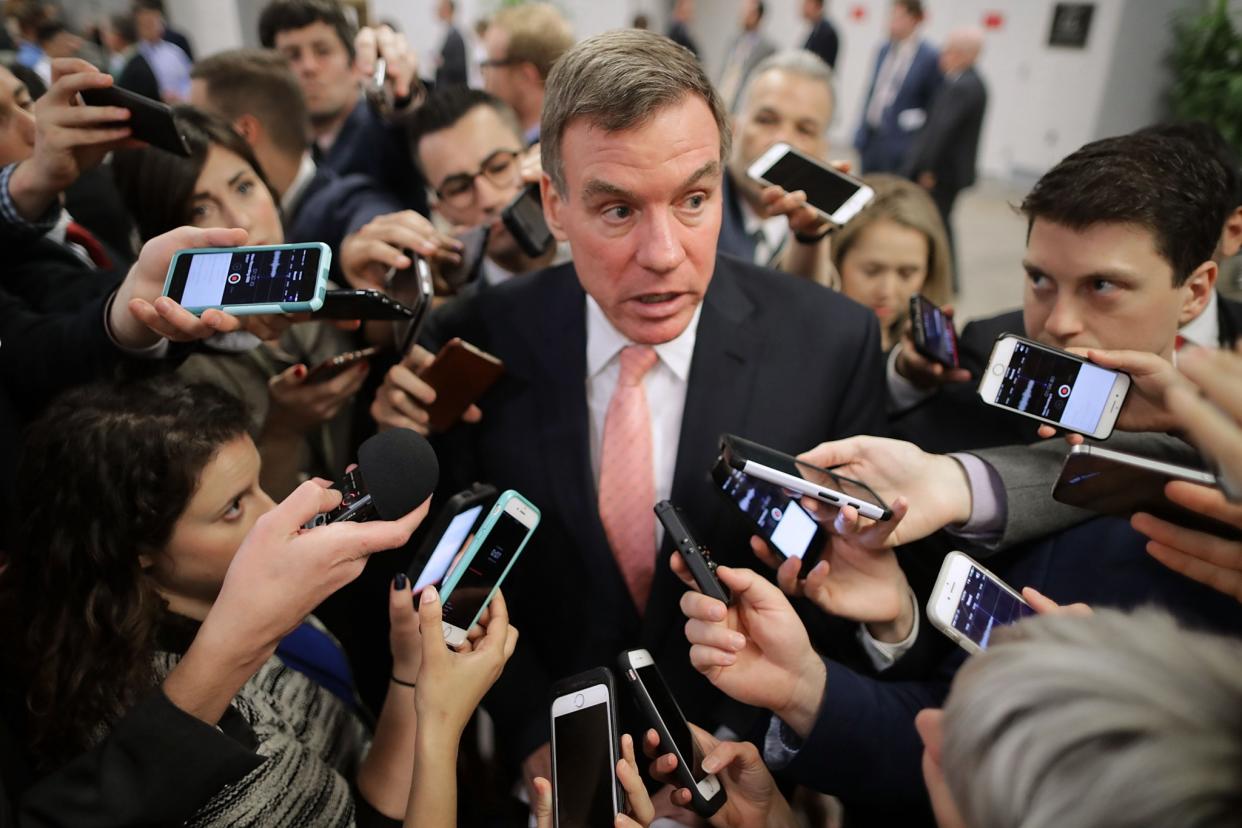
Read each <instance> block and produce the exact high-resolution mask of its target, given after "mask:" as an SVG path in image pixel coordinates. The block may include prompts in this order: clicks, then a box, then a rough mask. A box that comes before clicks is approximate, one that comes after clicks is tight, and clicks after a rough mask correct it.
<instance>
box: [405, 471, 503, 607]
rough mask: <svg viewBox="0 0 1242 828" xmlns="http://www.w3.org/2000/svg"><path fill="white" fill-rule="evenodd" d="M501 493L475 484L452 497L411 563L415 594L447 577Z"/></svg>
mask: <svg viewBox="0 0 1242 828" xmlns="http://www.w3.org/2000/svg"><path fill="white" fill-rule="evenodd" d="M499 494H500V493H499V492H497V491H496V487H495V486H489V485H487V484H486V483H475V484H474V485H472V486H471V487H470V488H469V489H466V490H465V491H461V492H458V493H457V494H455V495H453V496H452V497H450V498H449V499H448V502H447V503H445V504H444V507H443V508H442V509H440V511H439V512H438V513H437V514H436V519H435V522H434V523H432V524H431V527H430V529H429V530H428V532H427V535H426V537H424V538H423V542H422V545H420V546H419V547H418V551H417V552H415V553H414V558H413V560H412V561H411V562H410V568H409V576H410V583H412V584H413V585H414V592H415V593H418V592H419V591H421V590H422V588H423V587H425V586H438V585H439V584H440V582H441V581H442V580H444V576H445V574H446V573H447V572H448V571H449V568H450V567H451V566H452V565H453V563H454V562H456V560H457V556H458V555H460V554H461V553H462V552H463V551H465V548H466V539H467V538H469V537H470V536H471V535H473V534H474V533H475V532H477V531H478V529H479V526H480V525H481V524H482V523H483V518H485V517H486V516H487V511H488V510H489V509H491V508H492V504H493V503H495V502H496V498H497V497H498V496H499Z"/></svg>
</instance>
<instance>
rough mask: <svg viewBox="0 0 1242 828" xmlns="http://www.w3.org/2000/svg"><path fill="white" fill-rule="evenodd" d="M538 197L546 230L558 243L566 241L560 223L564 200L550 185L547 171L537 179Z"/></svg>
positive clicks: (562, 225) (563, 229) (551, 184)
mask: <svg viewBox="0 0 1242 828" xmlns="http://www.w3.org/2000/svg"><path fill="white" fill-rule="evenodd" d="M539 195H540V197H541V198H542V199H543V220H544V221H546V222H547V223H548V229H549V230H551V231H552V235H553V236H555V237H556V240H557V241H558V242H563V241H566V240H568V238H569V237H568V236H567V235H565V226H564V224H562V222H561V210H563V209H565V199H564V197H562V196H561V193H560V191H559V190H557V189H556V185H555V184H553V183H552V177H551V176H549V175H548V173H547V171H545V172H544V174H543V177H542V178H540V179H539Z"/></svg>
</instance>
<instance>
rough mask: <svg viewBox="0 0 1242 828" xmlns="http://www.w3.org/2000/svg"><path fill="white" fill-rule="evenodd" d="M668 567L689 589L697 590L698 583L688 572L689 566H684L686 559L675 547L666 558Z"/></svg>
mask: <svg viewBox="0 0 1242 828" xmlns="http://www.w3.org/2000/svg"><path fill="white" fill-rule="evenodd" d="M668 565H669V568H670V569H672V570H673V574H674V575H676V576H677V577H678V578H680V579H681V582H682V583H683V584H685V585H686V586H688V587H690V588H691V589H695V590H697V589H698V588H699V585H698V584H697V583H695V581H694V576H693V575H691V574H690V567H688V566H686V561H685V559H683V558H682V557H681V553H680V552H678V551H677V550H676V549H674V550H673V554H672V555H670V556H669V559H668Z"/></svg>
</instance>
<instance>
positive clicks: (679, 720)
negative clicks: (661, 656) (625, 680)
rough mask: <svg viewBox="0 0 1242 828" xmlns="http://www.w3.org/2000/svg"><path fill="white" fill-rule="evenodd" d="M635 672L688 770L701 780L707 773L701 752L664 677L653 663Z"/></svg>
mask: <svg viewBox="0 0 1242 828" xmlns="http://www.w3.org/2000/svg"><path fill="white" fill-rule="evenodd" d="M637 672H638V677H639V678H640V679H642V682H643V687H646V688H647V693H648V694H649V695H650V696H651V702H652V703H653V704H654V705H655V707H656V710H657V711H659V713H660V718H661V719H663V720H664V726H665V727H667V728H668V732H669V735H670V736H672V737H673V742H674V744H676V745H677V752H678V753H680V754H681V755H682V758H683V759H685V760H686V761H687V762H689V763H690V772H691V773H692V774H694V781H695V782H701V781H702V780H703V777H704V776H706V775H707V774H705V773H703V754H702V752H701V751H700V750H699V744H698V742H696V741H694V738H693V736H691V734H690V726H689V725H687V724H686V719H685V717H684V716H682V715H681V710H680V709H679V708H678V707H677V703H676V702H674V701H673V696H672V694H671V693H669V692H668V685H666V684H665V683H664V677H663V676H661V675H660V671H659V670H658V669H657V668H656V666H655V665H654V664H649V665H647V666H646V667H639V668H638V670H637Z"/></svg>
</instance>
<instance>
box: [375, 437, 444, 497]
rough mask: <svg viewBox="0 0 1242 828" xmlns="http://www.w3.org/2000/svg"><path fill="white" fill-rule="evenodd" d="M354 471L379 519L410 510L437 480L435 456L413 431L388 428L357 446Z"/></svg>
mask: <svg viewBox="0 0 1242 828" xmlns="http://www.w3.org/2000/svg"><path fill="white" fill-rule="evenodd" d="M358 468H359V470H360V471H361V472H362V480H363V482H364V483H365V485H366V487H367V492H368V493H369V494H370V495H371V502H372V503H374V504H375V510H376V512H378V513H379V517H380V520H396V519H398V518H401V517H404V516H405V515H408V514H409V513H410V512H412V511H414V509H415V508H417V507H418V505H419V504H420V503H422V502H423V501H424V500H426V499H427V497H428V496H429V495H430V494H431V493H432V492H433V491H435V488H436V483H438V482H439V480H440V463H439V461H438V460H436V453H435V451H434V450H432V448H431V444H430V443H428V442H427V441H426V440H424V439H423V437H422V436H421V435H420V434H418V433H417V432H414V431H411V430H410V429H408V428H390V429H388V430H387V431H381V432H380V433H378V434H376V435H374V436H373V437H369V438H367V439H366V440H364V441H363V443H362V445H361V446H359V447H358Z"/></svg>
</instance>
